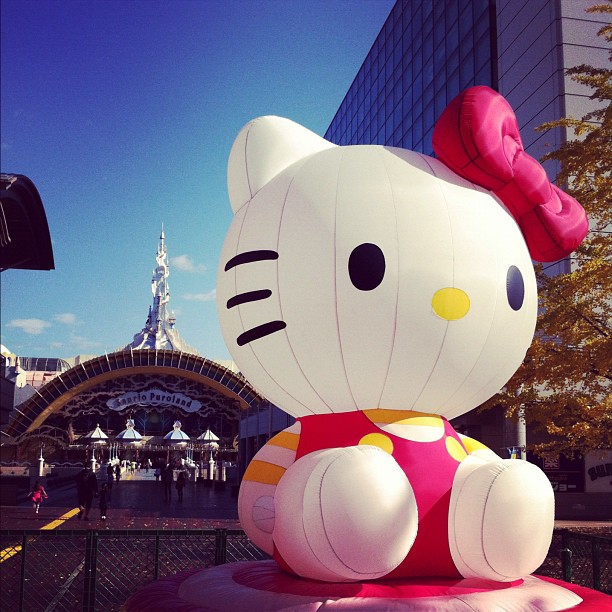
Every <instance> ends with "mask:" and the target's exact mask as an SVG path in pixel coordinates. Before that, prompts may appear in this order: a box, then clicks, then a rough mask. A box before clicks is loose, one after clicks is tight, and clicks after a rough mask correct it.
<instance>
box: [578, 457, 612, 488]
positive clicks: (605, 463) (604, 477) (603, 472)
mask: <svg viewBox="0 0 612 612" xmlns="http://www.w3.org/2000/svg"><path fill="white" fill-rule="evenodd" d="M584 472H585V478H584V479H585V485H586V486H585V490H586V492H587V493H612V450H600V451H591V452H590V453H587V455H586V457H585V458H584Z"/></svg>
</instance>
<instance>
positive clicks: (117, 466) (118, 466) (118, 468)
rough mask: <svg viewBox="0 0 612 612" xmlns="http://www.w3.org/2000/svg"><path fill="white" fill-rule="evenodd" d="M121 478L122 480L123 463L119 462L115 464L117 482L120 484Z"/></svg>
mask: <svg viewBox="0 0 612 612" xmlns="http://www.w3.org/2000/svg"><path fill="white" fill-rule="evenodd" d="M120 480H121V463H118V464H117V465H116V466H115V482H116V483H117V484H119V481H120Z"/></svg>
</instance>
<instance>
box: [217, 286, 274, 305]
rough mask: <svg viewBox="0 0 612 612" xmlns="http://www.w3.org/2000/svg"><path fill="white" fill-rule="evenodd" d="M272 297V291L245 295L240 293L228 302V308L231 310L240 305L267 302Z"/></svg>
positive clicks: (253, 292) (252, 292)
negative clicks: (260, 301) (259, 301)
mask: <svg viewBox="0 0 612 612" xmlns="http://www.w3.org/2000/svg"><path fill="white" fill-rule="evenodd" d="M271 295H272V291H270V289H260V290H259V291H245V292H244V293H239V294H238V295H235V296H234V297H233V298H230V299H229V300H227V304H226V306H227V309H228V310H229V309H230V308H233V307H234V306H238V305H239V304H245V303H246V302H256V301H257V300H265V299H266V298H269V297H270V296H271Z"/></svg>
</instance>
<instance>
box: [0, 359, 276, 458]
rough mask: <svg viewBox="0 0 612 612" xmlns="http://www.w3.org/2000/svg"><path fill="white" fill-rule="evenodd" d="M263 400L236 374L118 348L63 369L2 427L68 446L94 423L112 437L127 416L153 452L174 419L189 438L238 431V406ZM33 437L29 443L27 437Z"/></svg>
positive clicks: (23, 440) (206, 362) (19, 437)
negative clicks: (132, 420)
mask: <svg viewBox="0 0 612 612" xmlns="http://www.w3.org/2000/svg"><path fill="white" fill-rule="evenodd" d="M264 402H265V400H264V398H263V397H262V396H261V395H259V393H257V391H255V390H254V389H253V387H252V386H251V385H250V384H249V383H248V382H247V381H246V380H245V379H244V378H243V377H242V376H241V375H240V374H237V373H235V372H233V371H232V370H230V369H228V368H226V367H224V366H223V365H221V364H219V363H217V362H215V361H212V360H210V359H206V358H204V357H200V356H197V355H193V354H188V353H183V352H179V351H168V350H157V349H155V350H124V351H119V352H115V353H111V354H107V355H102V356H100V357H96V358H95V359H92V360H90V361H87V362H85V363H83V364H79V365H77V366H75V367H73V368H71V369H70V370H68V371H66V372H62V373H61V374H59V375H58V376H56V377H55V378H53V379H52V380H51V381H50V382H48V383H47V384H46V385H44V386H43V387H40V388H39V389H37V391H36V393H34V395H32V396H31V397H30V398H29V399H27V400H26V401H25V402H23V403H22V404H20V405H19V406H17V407H16V412H15V414H14V417H13V418H12V420H11V421H10V423H9V424H8V428H7V429H6V430H5V432H6V433H7V434H8V435H9V436H12V437H13V438H14V439H15V440H16V442H17V443H18V445H22V444H24V445H25V446H28V444H27V442H28V440H29V439H35V438H41V439H43V438H45V439H47V440H49V439H53V440H56V441H57V442H58V444H59V445H60V446H62V445H63V446H64V447H68V446H69V445H70V444H73V443H74V442H75V441H76V442H78V439H79V437H80V436H82V435H84V434H85V433H87V432H88V431H91V430H92V429H93V428H94V427H95V426H96V425H97V424H99V425H100V427H101V428H102V429H103V430H104V431H105V432H106V433H107V435H109V437H112V436H113V435H116V434H117V433H119V432H120V431H121V430H123V429H124V428H125V422H126V419H127V418H128V417H129V418H132V419H134V420H135V422H136V428H137V429H138V430H139V432H140V433H141V434H142V435H143V438H144V440H145V442H144V445H143V449H144V452H146V450H147V448H149V449H150V450H154V449H155V447H156V445H157V444H159V443H160V442H161V439H162V438H163V435H164V434H165V433H167V432H168V431H169V430H170V429H171V428H172V423H173V421H174V420H176V419H179V420H180V421H181V422H182V423H183V431H185V432H186V433H188V435H189V436H190V437H191V439H192V440H195V439H196V438H197V437H198V436H199V435H200V434H201V433H202V432H203V431H204V430H206V429H207V428H211V429H215V430H216V431H217V432H218V433H219V434H221V436H220V437H222V438H223V439H225V440H229V441H230V443H231V441H232V440H233V439H234V438H235V437H236V436H237V434H238V427H239V419H240V411H241V410H246V409H247V408H249V407H252V408H257V407H258V406H259V405H260V404H262V403H264ZM32 441H33V440H32Z"/></svg>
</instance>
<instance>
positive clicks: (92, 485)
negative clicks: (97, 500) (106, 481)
mask: <svg viewBox="0 0 612 612" xmlns="http://www.w3.org/2000/svg"><path fill="white" fill-rule="evenodd" d="M97 495H98V479H97V478H96V475H95V474H94V473H93V470H92V469H91V468H90V467H86V468H83V469H82V470H81V471H80V472H79V474H78V475H77V496H78V501H79V514H78V517H79V520H80V519H81V518H83V520H85V521H88V520H89V511H90V510H91V504H92V503H93V498H94V496H97ZM83 513H85V516H83Z"/></svg>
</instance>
